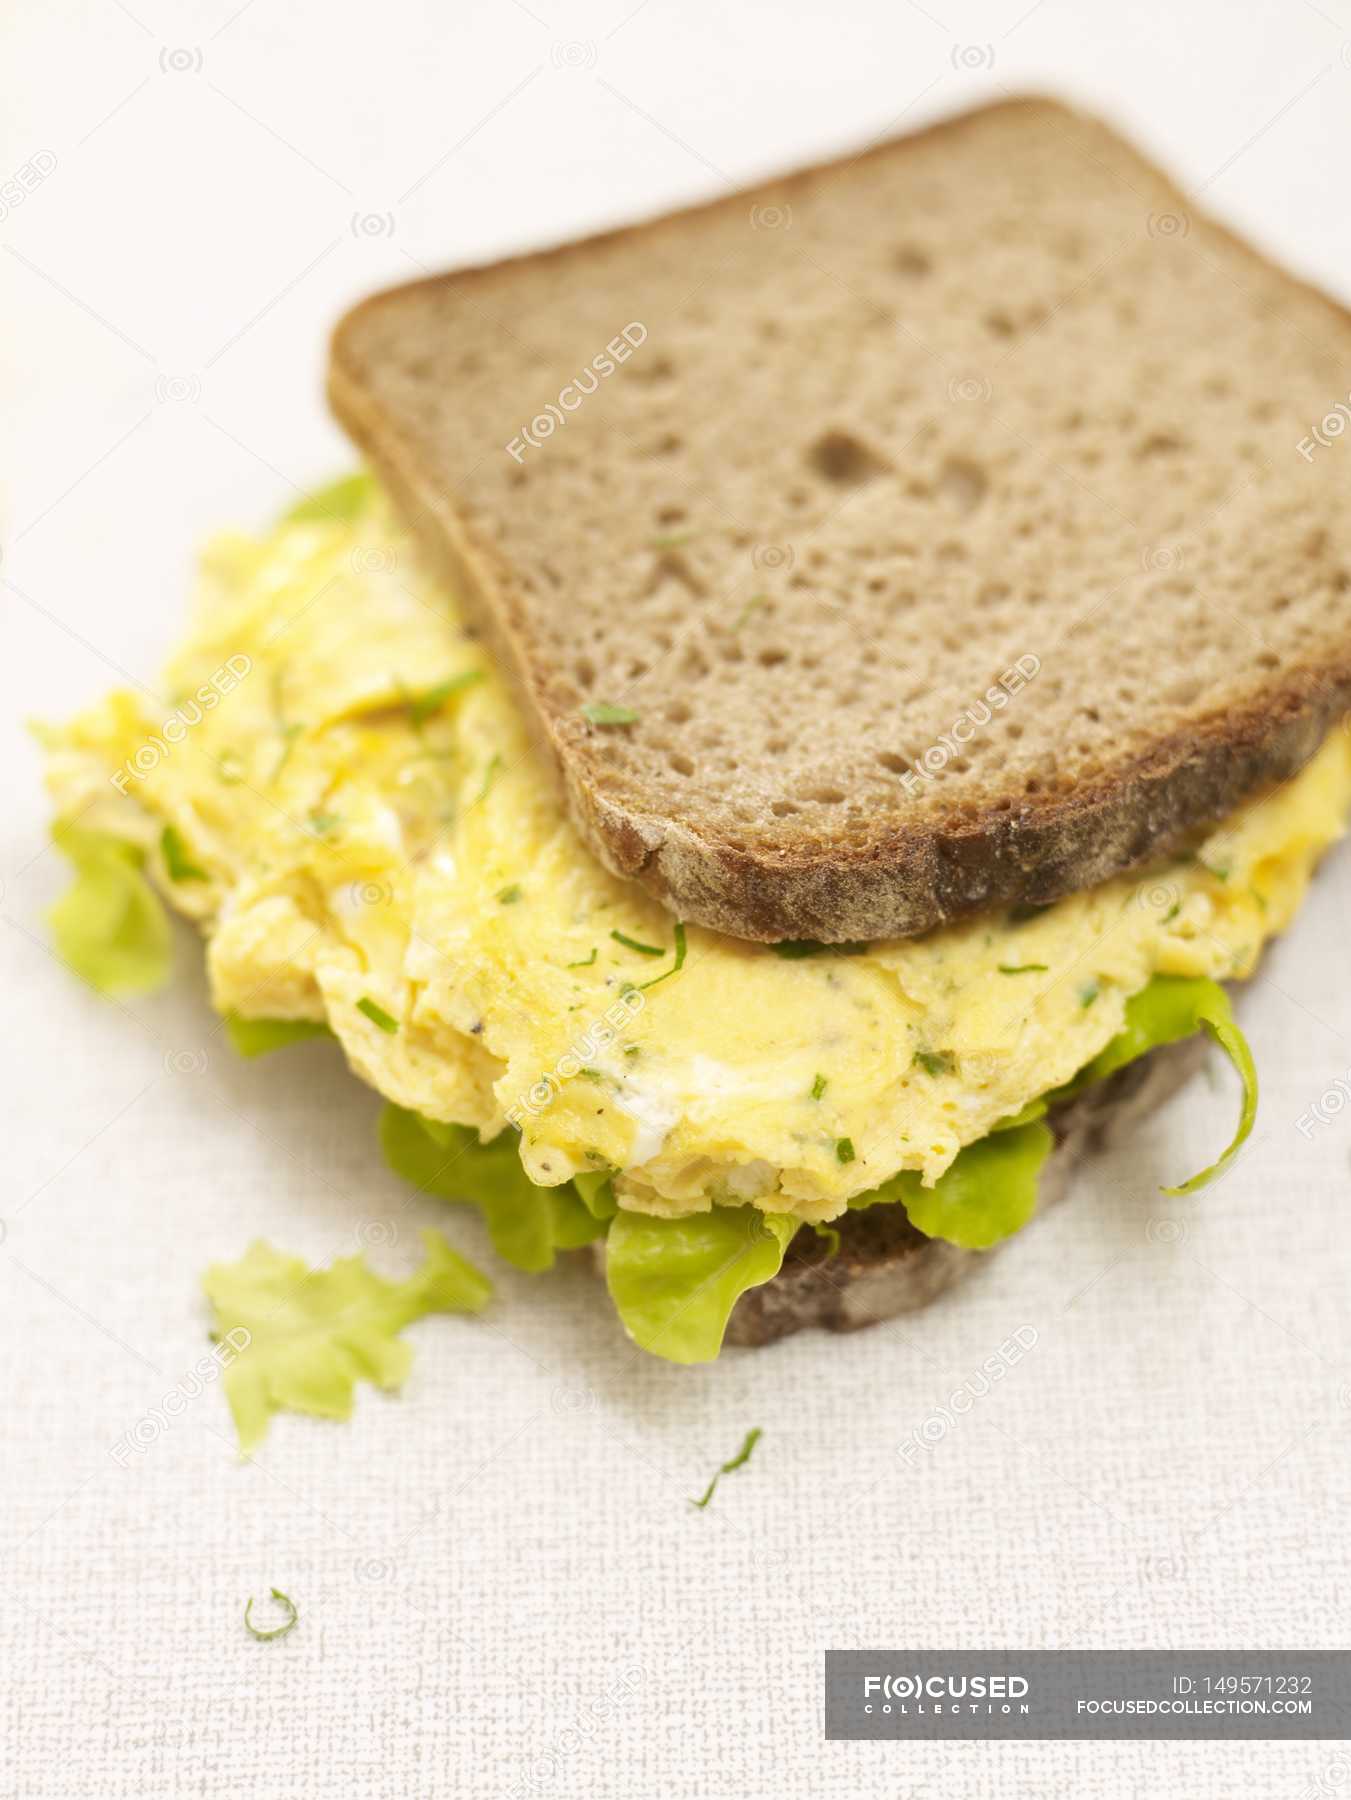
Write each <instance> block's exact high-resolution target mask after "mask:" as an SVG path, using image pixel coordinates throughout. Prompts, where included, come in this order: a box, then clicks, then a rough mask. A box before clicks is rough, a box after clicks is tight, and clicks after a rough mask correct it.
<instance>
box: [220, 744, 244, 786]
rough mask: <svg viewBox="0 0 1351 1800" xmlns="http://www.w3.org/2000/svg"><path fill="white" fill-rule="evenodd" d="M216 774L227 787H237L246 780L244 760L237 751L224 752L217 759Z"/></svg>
mask: <svg viewBox="0 0 1351 1800" xmlns="http://www.w3.org/2000/svg"><path fill="white" fill-rule="evenodd" d="M216 774H217V775H218V776H219V778H220V779H221V780H222V781H223V782H224V783H225V785H226V787H237V786H238V785H239V783H240V782H241V781H242V780H243V779H244V758H243V757H242V756H241V755H240V754H239V752H238V751H237V750H222V751H221V753H220V755H219V757H217V759H216Z"/></svg>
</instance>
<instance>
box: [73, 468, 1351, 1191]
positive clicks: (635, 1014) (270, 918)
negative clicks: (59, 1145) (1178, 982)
mask: <svg viewBox="0 0 1351 1800" xmlns="http://www.w3.org/2000/svg"><path fill="white" fill-rule="evenodd" d="M202 586H203V592H202V597H201V603H200V606H199V608H198V613H197V620H196V625H195V629H194V631H193V634H192V636H191V638H190V640H189V641H188V643H187V645H186V646H185V648H184V649H183V650H182V651H181V653H180V654H179V655H178V657H177V658H176V659H175V661H174V663H173V664H172V666H171V668H170V670H169V673H168V683H167V686H168V692H169V695H170V700H169V705H170V706H171V707H172V708H173V709H174V710H173V711H172V713H168V714H166V713H157V712H156V710H155V708H154V707H153V706H147V703H146V702H145V701H143V700H141V699H138V698H137V697H135V696H133V695H131V694H127V693H117V694H114V695H112V696H111V697H110V698H109V699H107V700H106V701H105V702H104V703H102V704H101V705H99V706H97V707H95V708H93V709H92V710H90V711H89V712H87V713H85V714H84V715H83V716H81V717H80V718H79V719H77V720H76V721H75V722H74V723H73V724H72V725H71V726H70V727H68V728H67V729H65V730H64V731H63V732H61V733H59V734H57V735H56V739H55V747H54V752H53V757H52V764H51V773H50V781H51V786H52V790H53V792H54V795H55V797H56V801H57V804H58V806H59V808H60V810H61V812H62V814H63V816H66V817H69V818H78V819H79V821H80V823H81V824H83V825H85V826H87V827H91V828H102V829H106V830H110V831H113V832H115V833H117V834H119V835H121V836H123V837H125V838H129V839H133V840H135V841H136V842H138V843H140V844H141V845H143V846H144V847H145V848H146V851H147V868H148V870H149V873H150V875H151V877H152V879H153V880H154V881H155V882H156V884H157V885H158V886H159V887H160V888H161V889H162V890H163V892H164V893H165V894H166V896H167V897H168V899H169V900H170V902H171V903H172V904H173V905H174V906H176V907H177V908H179V909H180V910H181V911H182V912H184V913H186V914H187V915H188V916H190V917H191V918H193V919H195V920H196V921H197V922H198V923H199V924H200V925H201V926H202V928H203V929H204V930H205V932H206V934H207V955H208V963H209V969H210V978H211V986H212V993H213V997H214V1001H215V1004H216V1005H217V1007H218V1008H219V1009H220V1010H221V1011H222V1012H231V1013H235V1014H237V1015H240V1016H242V1017H245V1018H271V1019H276V1018H285V1019H312V1020H319V1021H325V1022H327V1024H328V1025H329V1026H330V1027H331V1029H332V1030H333V1031H334V1033H335V1034H336V1035H337V1037H338V1039H339V1040H340V1042H341V1044H342V1047H343V1050H344V1051H345V1053H346V1055H347V1057H348V1059H349V1061H350V1063H351V1064H352V1066H353V1068H354V1069H355V1070H356V1071H357V1073H358V1074H359V1075H361V1076H362V1077H363V1078H364V1079H365V1080H366V1081H368V1082H369V1083H371V1085H372V1086H374V1087H376V1088H378V1089H379V1091H380V1092H381V1093H382V1094H384V1095H386V1096H387V1097H388V1098H390V1099H392V1100H394V1101H396V1102H397V1103H398V1104H399V1105H401V1106H405V1107H410V1108H413V1109H415V1110H416V1111H418V1112H420V1113H423V1114H425V1115H426V1116H427V1117H429V1118H431V1119H437V1120H444V1121H451V1122H456V1123H459V1124H464V1125H471V1126H474V1127H476V1128H477V1129H478V1130H479V1132H480V1133H481V1134H482V1135H483V1136H484V1137H485V1138H489V1137H492V1136H494V1135H495V1134H496V1133H498V1132H499V1131H501V1130H502V1129H503V1128H504V1126H507V1125H508V1123H510V1124H513V1125H517V1126H519V1127H520V1131H521V1136H520V1140H519V1141H520V1154H521V1158H522V1161H523V1163H524V1165H525V1168H526V1170H527V1172H528V1174H529V1175H530V1177H531V1178H532V1179H533V1180H534V1181H537V1182H539V1183H541V1184H543V1185H546V1186H548V1185H552V1184H555V1183H558V1182H562V1181H564V1180H567V1179H568V1178H569V1177H571V1176H572V1175H573V1174H575V1173H577V1172H585V1171H588V1170H597V1169H600V1168H602V1167H610V1168H612V1169H615V1170H618V1171H619V1172H620V1173H619V1174H618V1176H617V1177H616V1182H615V1188H616V1194H617V1197H618V1198H619V1200H620V1203H621V1204H622V1205H624V1206H626V1207H629V1208H633V1209H636V1210H639V1211H647V1212H652V1213H658V1214H663V1215H667V1216H674V1215H678V1214H680V1213H685V1212H692V1211H699V1210H703V1209H705V1208H707V1207H708V1206H709V1205H710V1203H712V1202H713V1201H742V1200H750V1201H753V1202H754V1203H755V1204H756V1205H758V1206H760V1207H762V1208H764V1209H765V1210H767V1211H778V1212H785V1211H786V1212H793V1213H796V1214H798V1215H800V1216H802V1217H804V1218H809V1219H811V1218H815V1219H828V1218H831V1217H833V1216H835V1215H836V1214H838V1213H839V1212H841V1211H842V1210H843V1209H844V1207H845V1205H846V1202H847V1201H848V1199H849V1198H850V1196H851V1195H854V1194H858V1193H861V1192H864V1191H866V1190H868V1189H870V1188H874V1187H876V1186H877V1185H878V1184H879V1183H881V1182H883V1181H885V1180H886V1179H888V1178H889V1177H890V1176H892V1175H894V1174H895V1173H897V1171H898V1170H901V1169H917V1170H919V1171H921V1172H922V1176H923V1179H924V1180H925V1181H926V1182H930V1183H931V1182H933V1181H934V1180H936V1179H937V1177H938V1176H939V1175H941V1174H942V1172H943V1171H944V1169H946V1168H947V1166H948V1165H949V1163H951V1161H952V1160H953V1158H954V1157H955V1156H956V1154H957V1152H958V1151H959V1150H960V1149H961V1148H962V1146H963V1145H965V1144H968V1143H971V1142H973V1141H975V1140H976V1139H978V1138H981V1137H983V1136H985V1135H986V1133H988V1132H989V1131H990V1130H991V1128H992V1127H993V1126H994V1125H995V1124H997V1123H998V1122H999V1121H1000V1120H1002V1119H1005V1118H1007V1117H1008V1116H1010V1115H1012V1114H1015V1113H1017V1112H1018V1111H1019V1110H1020V1108H1022V1107H1023V1106H1024V1105H1025V1104H1026V1103H1027V1102H1028V1101H1030V1100H1032V1099H1033V1098H1035V1097H1036V1096H1037V1095H1039V1094H1042V1093H1043V1092H1045V1091H1046V1090H1047V1089H1048V1088H1051V1087H1054V1086H1056V1085H1057V1084H1059V1083H1061V1082H1064V1081H1067V1080H1068V1079H1069V1078H1070V1077H1071V1076H1072V1075H1073V1074H1074V1073H1075V1072H1076V1071H1077V1070H1078V1069H1080V1068H1081V1067H1082V1066H1083V1065H1084V1064H1085V1063H1086V1062H1088V1061H1089V1060H1090V1059H1091V1058H1092V1057H1093V1056H1094V1055H1095V1054H1096V1053H1097V1052H1098V1051H1099V1050H1101V1049H1102V1048H1103V1046H1104V1045H1105V1044H1106V1043H1107V1042H1108V1040H1109V1039H1110V1038H1112V1037H1113V1036H1114V1035H1115V1034H1116V1033H1117V1031H1118V1030H1119V1029H1120V1028H1121V1025H1122V1020H1123V1014H1124V1007H1125V1002H1126V1000H1127V998H1128V996H1130V995H1131V994H1133V993H1135V992H1137V991H1138V990H1139V989H1141V988H1142V987H1144V986H1145V984H1146V983H1147V982H1148V981H1149V979H1150V978H1151V976H1153V975H1155V974H1173V975H1207V976H1211V977H1215V978H1218V979H1226V978H1229V977H1234V976H1244V975H1247V974H1248V973H1249V972H1250V971H1251V970H1252V968H1253V966H1254V964H1255V963H1256V961H1257V958H1258V956H1259V954H1260V951H1261V949H1262V945H1263V943H1264V941H1265V940H1266V939H1267V938H1268V937H1270V936H1271V935H1272V934H1274V933H1276V932H1278V931H1280V930H1281V929H1282V928H1283V927H1284V926H1285V925H1286V924H1287V922H1288V921H1289V919H1290V918H1291V916H1292V915H1293V914H1294V912H1295V911H1296V909H1297V907H1298V905H1299V903H1300V900H1301V898H1302V897H1303V894H1304V890H1305V887H1306V885H1307V883H1308V879H1309V876H1310V873H1311V871H1312V869H1313V866H1314V864H1315V862H1316V860H1317V858H1318V856H1319V854H1320V852H1322V851H1323V850H1324V849H1325V848H1326V846H1327V845H1328V844H1329V843H1330V842H1332V841H1333V839H1335V838H1336V837H1337V836H1338V835H1339V834H1340V832H1341V830H1342V828H1343V821H1344V819H1345V816H1346V813H1347V811H1348V807H1349V806H1351V739H1349V738H1348V734H1347V733H1346V732H1345V731H1337V732H1334V733H1333V735H1332V737H1331V738H1330V739H1329V741H1328V743H1327V744H1326V745H1325V746H1324V748H1323V749H1322V750H1321V751H1320V752H1319V754H1318V756H1317V757H1316V758H1315V759H1314V760H1313V761H1312V762H1311V763H1310V764H1309V765H1308V766H1307V768H1306V769H1305V770H1304V771H1303V773H1301V774H1300V775H1299V776H1298V778H1297V779H1295V780H1293V781H1291V782H1289V783H1287V784H1286V785H1285V786H1284V787H1282V788H1280V789H1278V790H1276V791H1275V792H1273V793H1272V794H1270V795H1268V796H1267V797H1266V798H1264V799H1261V800H1259V801H1258V802H1256V803H1255V804H1253V805H1250V806H1248V807H1246V808H1245V809H1244V810H1243V811H1242V812H1240V813H1239V814H1237V815H1236V816H1235V817H1234V818H1232V819H1231V820H1229V821H1228V822H1227V823H1226V824H1225V825H1224V826H1223V827H1222V828H1220V829H1219V830H1217V831H1215V832H1214V833H1212V834H1211V835H1210V836H1209V837H1208V838H1206V839H1204V840H1203V841H1200V842H1199V843H1198V845H1197V846H1196V849H1195V851H1194V853H1193V854H1192V855H1190V856H1187V857H1184V858H1177V859H1173V860H1171V861H1169V862H1167V863H1164V864H1160V865H1158V866H1156V867H1154V868H1152V869H1151V870H1150V871H1149V872H1147V873H1145V874H1143V875H1138V874H1137V875H1132V876H1129V877H1124V878H1121V879H1118V880H1115V881H1111V882H1108V883H1106V884H1105V885H1103V886H1101V887H1099V888H1096V889H1094V890H1092V891H1091V892H1087V893H1084V894H1079V895H1076V896H1074V897H1072V898H1070V899H1067V900H1063V901H1060V902H1059V903H1057V904H1056V905H1054V906H1051V907H1048V908H1044V909H1041V910H1039V911H1037V912H1036V913H1035V914H1033V915H1032V916H1027V917H1020V916H1019V915H1018V914H1017V913H1014V914H1007V913H1001V914H999V915H997V916H988V915H987V916H982V917H976V918H973V919H968V920H965V921H963V922H961V923H959V924H955V925H952V926H950V927H947V928H945V929H942V930H939V931H935V932H933V933H931V934H929V935H928V936H926V937H924V938H921V939H910V940H902V941H897V942H889V943H879V944H873V945H871V946H869V947H867V948H866V949H864V950H862V951H858V952H856V953H852V954H851V953H840V952H835V951H827V950H821V951H817V952H815V953H808V954H800V955H797V956H793V957H785V956H782V955H780V954H778V953H776V951H775V950H774V949H772V948H766V947H763V946H759V945H754V944H746V943H742V942H739V941H737V940H734V939H731V938H726V937H722V936H719V935H718V934H716V933H714V932H709V931H704V930H701V929H698V928H697V927H690V928H689V931H688V934H687V945H686V944H685V942H684V938H683V934H681V940H682V941H681V948H682V949H684V951H685V954H684V960H683V964H682V966H680V967H679V968H677V966H676V965H677V961H678V956H677V936H678V934H677V933H676V931H675V928H674V925H673V921H672V920H671V919H670V918H669V916H668V915H667V914H665V913H664V912H663V911H662V909H661V908H660V907H658V906H657V905H656V904H655V902H653V901H652V900H650V899H649V898H648V897H647V896H646V895H645V894H644V893H643V892H642V890H641V889H639V888H637V887H635V886H631V885H629V884H627V883H625V882H622V881H619V880H616V879H614V878H613V877H611V876H610V875H608V874H607V873H606V872H605V870H604V869H603V868H602V867H601V866H600V864H599V863H598V862H597V861H596V860H595V858H594V857H592V856H591V855H590V853H589V852H588V851H587V850H586V849H585V848H584V847H583V846H582V845H581V843H580V841H579V840H578V838H577V837H576V836H575V834H574V832H573V830H572V828H571V826H570V825H569V824H568V822H567V820H566V818H565V817H564V815H563V812H562V810H561V807H560V803H559V798H558V794H557V789H556V787H555V784H554V781H553V778H552V775H551V773H550V772H549V771H547V770H546V769H545V768H544V767H543V766H542V765H541V763H540V761H539V760H538V759H537V757H536V755H535V753H534V752H533V750H532V749H531V748H530V745H529V743H528V741H527V738H526V735H525V731H524V728H523V725H522V723H521V720H520V719H519V717H518V715H517V712H516V710H515V707H514V705H513V703H512V701H511V700H510V698H509V697H508V695H507V693H506V691H505V690H504V687H503V684H502V682H501V680H500V679H499V677H498V676H497V674H496V673H495V672H494V670H493V668H492V667H491V665H490V663H489V662H488V661H487V659H486V657H485V655H484V652H483V650H482V649H481V648H480V646H479V645H478V643H477V642H476V641H475V639H474V638H473V637H472V636H470V635H469V634H468V633H467V632H466V630H465V628H464V626H463V625H462V623H461V622H460V620H459V618H458V617H457V615H456V613H455V610H454V607H453V604H452V602H451V600H450V599H449V598H448V596H447V595H446V594H445V593H443V592H442V591H441V590H440V589H439V588H438V587H437V586H436V585H435V584H434V583H433V582H432V581H431V580H430V579H429V578H428V577H427V575H426V574H425V573H424V572H423V570H422V569H421V568H420V566H419V564H418V561H417V558H416V555H415V553H414V550H413V547H412V545H411V543H410V542H409V541H408V540H407V539H406V538H405V537H404V536H403V535H402V534H401V533H400V532H399V531H398V529H397V528H396V527H395V525H394V524H393V522H392V521H391V519H390V518H389V516H388V513H387V512H386V510H385V507H384V505H383V503H382V502H380V501H378V500H375V501H372V502H370V503H369V504H368V505H367V506H366V507H365V508H364V510H362V511H361V512H359V514H358V516H356V517H354V518H352V519H350V520H346V521H307V520H294V521H290V522H283V523H282V524H281V525H279V526H278V527H277V528H276V529H275V530H274V531H273V532H272V533H271V534H270V535H269V536H268V537H266V538H265V539H263V540H262V541H254V540H251V539H245V538H242V537H237V536H230V537H225V538H222V539H220V540H218V541H217V542H216V543H215V544H214V545H213V546H212V547H211V548H210V550H209V552H208V553H207V556H206V558H205V562H204V579H203V584H202ZM596 728H597V729H603V727H596ZM166 826H168V827H170V828H171V830H170V831H169V832H168V833H167V835H166V832H165V827H166ZM166 856H167V860H166Z"/></svg>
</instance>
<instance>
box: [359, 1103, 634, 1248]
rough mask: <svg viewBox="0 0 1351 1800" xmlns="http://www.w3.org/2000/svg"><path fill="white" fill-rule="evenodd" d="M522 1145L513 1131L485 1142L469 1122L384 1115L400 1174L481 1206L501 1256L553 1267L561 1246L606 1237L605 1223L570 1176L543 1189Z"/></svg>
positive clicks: (385, 1146) (445, 1196)
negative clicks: (524, 1165)
mask: <svg viewBox="0 0 1351 1800" xmlns="http://www.w3.org/2000/svg"><path fill="white" fill-rule="evenodd" d="M516 1145H517V1139H516V1134H515V1132H513V1131H504V1132H503V1133H502V1134H501V1135H500V1136H499V1137H496V1138H494V1139H493V1141H492V1143H490V1144H481V1143H480V1142H479V1139H478V1133H477V1132H475V1131H472V1130H470V1129H469V1127H467V1126H464V1125H443V1124H441V1123H439V1122H438V1121H437V1120H435V1119H424V1118H423V1117H422V1116H421V1115H420V1114H419V1113H415V1112H409V1111H407V1110H406V1109H405V1108H403V1107H401V1106H395V1105H393V1104H390V1105H388V1106H386V1107H385V1109H384V1111H383V1112H382V1113H381V1115H380V1147H381V1149H382V1150H383V1151H384V1154H385V1161H386V1162H387V1163H388V1164H389V1166H390V1168H391V1169H393V1171H394V1173H395V1174H396V1175H400V1176H402V1177H403V1179H404V1180H405V1181H411V1182H412V1183H413V1185H414V1187H420V1188H421V1189H422V1190H423V1191H424V1192H425V1193H428V1194H435V1195H437V1196H438V1198H440V1199H442V1200H461V1201H468V1202H469V1203H470V1204H471V1205H474V1206H477V1208H478V1209H479V1211H480V1213H481V1214H482V1215H483V1220H484V1223H485V1224H486V1225H487V1227H488V1236H489V1237H490V1238H491V1239H492V1244H493V1249H494V1250H496V1252H497V1254H498V1255H499V1256H500V1257H501V1258H502V1259H503V1260H504V1261H505V1262H509V1263H512V1264H514V1265H515V1267H516V1268H518V1269H525V1270H527V1271H528V1272H529V1273H531V1274H538V1273H539V1272H540V1271H541V1270H543V1269H548V1268H552V1266H553V1260H554V1252H555V1250H575V1249H577V1248H578V1247H579V1246H580V1245H582V1244H589V1243H590V1242H591V1240H592V1239H593V1238H597V1237H600V1236H601V1235H602V1234H603V1233H604V1230H605V1221H604V1218H603V1217H597V1216H595V1215H594V1214H593V1212H592V1211H591V1209H590V1207H589V1206H587V1205H585V1204H584V1203H583V1202H582V1200H581V1199H580V1198H579V1197H578V1195H577V1193H576V1191H575V1189H574V1188H573V1186H572V1184H571V1183H570V1182H565V1183H563V1184H562V1185H561V1186H559V1187H550V1188H546V1187H536V1185H535V1183H534V1182H533V1181H531V1179H530V1177H529V1176H528V1175H527V1174H526V1172H525V1170H524V1169H523V1168H522V1167H521V1159H520V1157H519V1155H518V1154H517V1149H516ZM584 1179H585V1178H584Z"/></svg>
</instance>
